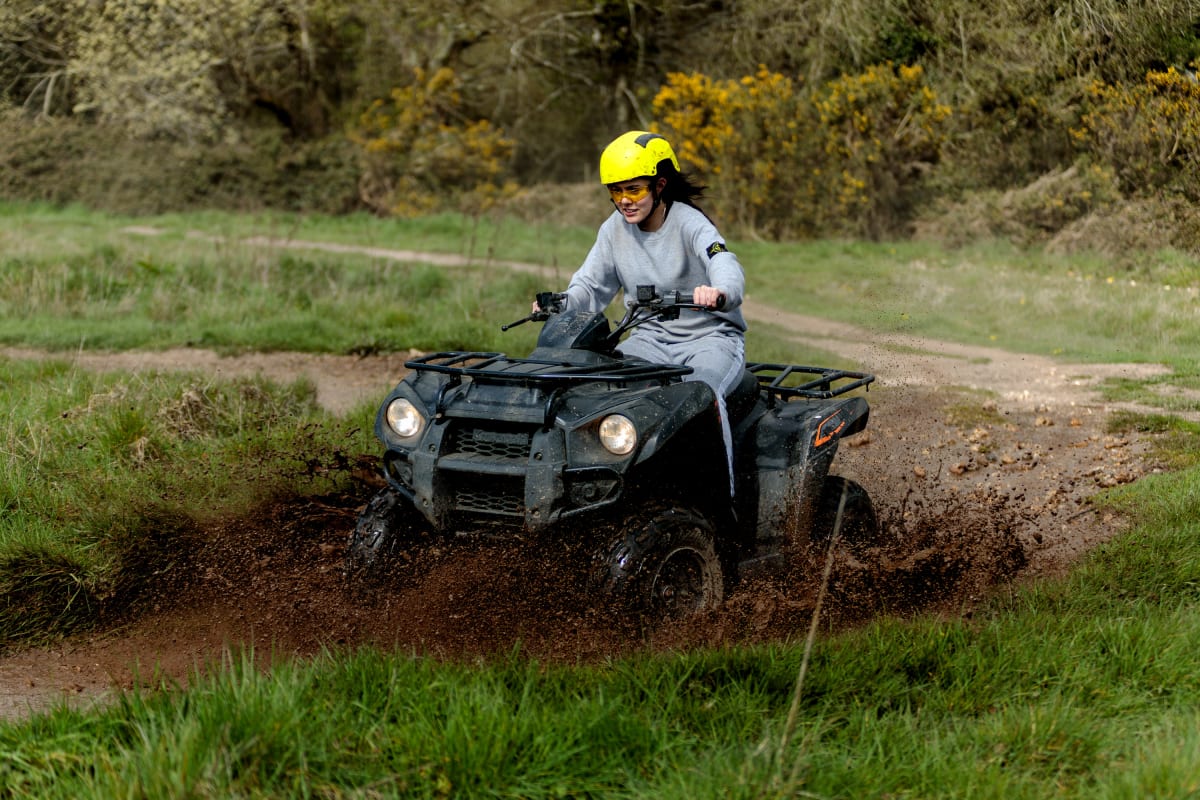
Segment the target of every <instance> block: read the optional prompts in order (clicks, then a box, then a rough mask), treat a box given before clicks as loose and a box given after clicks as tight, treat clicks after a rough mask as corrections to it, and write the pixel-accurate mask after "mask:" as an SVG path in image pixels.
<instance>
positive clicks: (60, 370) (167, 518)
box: [0, 359, 373, 648]
mask: <svg viewBox="0 0 1200 800" xmlns="http://www.w3.org/2000/svg"><path fill="white" fill-rule="evenodd" d="M0 408H3V409H4V410H5V416H4V418H3V420H2V421H0V446H2V447H3V450H4V458H3V460H2V461H0V470H2V472H0V512H2V513H0V597H2V598H3V602H0V648H2V647H3V646H4V645H6V644H7V645H11V644H12V643H14V642H17V641H22V640H30V639H39V638H45V637H48V636H51V637H52V636H55V635H58V634H61V633H64V632H68V631H71V630H73V629H76V628H78V627H85V626H89V625H91V624H94V622H95V619H96V617H97V615H98V614H99V613H100V610H101V608H102V607H104V606H105V603H108V604H109V605H112V604H113V603H116V604H117V605H116V606H113V608H116V609H119V604H120V603H121V602H122V600H123V595H126V594H128V593H129V592H130V591H131V589H132V588H133V585H134V584H136V582H137V581H138V580H139V576H138V574H137V572H138V567H139V565H140V564H141V563H142V562H143V561H144V558H145V557H146V550H147V548H152V547H153V546H154V543H155V542H156V541H159V540H160V539H162V538H163V537H166V538H170V537H172V536H176V537H181V536H185V535H187V534H189V533H191V532H193V531H194V530H195V529H196V528H197V526H198V525H199V524H201V523H202V522H203V521H205V520H211V519H212V518H213V515H214V513H220V514H227V515H232V516H236V515H239V514H244V513H246V512H247V511H248V510H249V509H252V508H254V507H256V506H257V505H259V504H262V503H264V502H267V501H268V500H270V499H272V498H273V497H275V496H277V495H278V496H303V495H306V494H312V493H322V492H328V491H333V490H336V489H338V488H344V487H345V486H346V485H348V483H349V479H348V475H347V473H346V470H344V469H341V470H339V469H337V468H334V466H335V465H337V464H342V463H349V462H351V461H352V460H353V458H354V456H356V455H357V454H360V453H367V452H372V451H373V443H372V442H371V441H370V440H369V433H368V432H369V425H368V424H367V423H368V422H369V420H367V419H361V420H358V419H350V420H345V421H338V420H334V419H332V418H330V416H329V415H328V414H327V413H326V412H324V411H322V410H321V409H320V408H318V406H317V404H316V399H315V392H314V390H313V388H312V387H311V386H309V385H306V384H305V383H303V382H298V383H296V384H294V385H292V386H288V387H283V386H278V385H274V384H271V383H268V382H266V381H263V380H259V379H242V380H230V381H214V380H212V378H211V377H210V376H204V375H198V374H195V375H193V374H186V373H169V374H167V373H164V374H154V373H146V374H140V375H139V376H138V377H136V378H131V377H130V376H128V375H121V374H115V373H108V374H93V373H87V372H81V371H78V370H76V369H74V368H72V367H71V366H70V365H69V364H68V363H66V362H63V361H42V362H38V361H18V360H11V359H0ZM316 467H324V468H323V469H316ZM214 509H217V511H214ZM175 546H176V547H177V546H178V545H177V544H176V545H175ZM110 610H112V609H110Z"/></svg>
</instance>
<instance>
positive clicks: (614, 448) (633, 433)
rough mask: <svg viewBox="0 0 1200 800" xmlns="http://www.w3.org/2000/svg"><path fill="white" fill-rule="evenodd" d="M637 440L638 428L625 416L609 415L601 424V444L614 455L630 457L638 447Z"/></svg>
mask: <svg viewBox="0 0 1200 800" xmlns="http://www.w3.org/2000/svg"><path fill="white" fill-rule="evenodd" d="M637 440H638V435H637V428H635V427H634V426H633V422H632V421H631V420H630V419H629V417H626V416H624V415H623V414H609V415H608V416H607V417H605V418H604V419H603V420H602V421H601V422H600V444H602V445H604V447H605V449H606V450H608V452H610V453H612V454H613V455H618V456H627V455H629V454H630V453H632V452H633V448H635V447H637Z"/></svg>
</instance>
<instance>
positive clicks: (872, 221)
mask: <svg viewBox="0 0 1200 800" xmlns="http://www.w3.org/2000/svg"><path fill="white" fill-rule="evenodd" d="M654 110H655V114H656V116H657V118H658V119H659V125H660V129H661V130H662V131H663V132H664V133H665V134H666V135H667V136H668V138H671V139H672V140H674V141H676V142H678V143H679V148H680V157H681V158H682V159H683V160H684V161H685V162H687V164H688V165H689V166H690V167H691V168H693V169H695V170H697V171H698V172H700V173H701V175H702V176H703V177H704V178H705V179H707V180H709V181H710V182H711V184H712V185H713V186H714V188H715V189H716V190H717V191H718V192H719V193H726V194H728V195H729V196H730V197H731V198H732V199H731V200H730V201H729V202H728V204H727V205H724V206H721V207H722V208H723V209H725V210H726V212H727V214H728V215H729V217H730V218H731V222H733V223H734V224H735V225H740V226H745V227H747V228H749V229H750V230H753V231H756V232H758V233H762V234H766V235H769V236H772V237H776V238H779V237H786V236H793V237H794V236H798V235H801V236H802V235H812V234H815V233H820V234H826V235H828V234H836V233H846V234H852V235H854V234H857V235H869V236H874V237H878V236H882V235H885V234H894V233H895V232H896V231H898V230H901V229H902V228H903V226H904V224H905V223H906V222H907V217H908V215H909V214H910V213H911V209H912V205H913V204H914V202H915V198H917V197H919V189H920V183H921V179H922V177H923V175H924V173H925V172H926V171H928V169H930V168H931V167H932V165H933V164H935V163H936V161H937V159H938V155H939V152H940V148H941V144H942V142H943V140H944V139H945V136H946V130H945V122H946V120H947V119H948V117H949V116H950V108H949V107H948V106H947V105H945V104H944V103H941V102H939V101H938V99H937V97H936V95H935V94H934V92H933V91H932V89H931V88H930V87H929V86H928V84H927V82H926V80H925V76H924V70H922V68H921V67H919V66H913V67H907V66H895V65H893V64H880V65H876V66H872V67H870V68H868V69H866V70H865V71H863V72H862V73H859V74H857V75H844V76H842V77H841V78H839V79H837V80H833V81H829V82H827V83H825V84H824V85H823V86H821V87H819V88H818V89H817V90H815V91H812V92H802V91H800V90H799V89H797V87H796V84H795V82H794V81H792V80H791V79H788V78H786V77H784V76H783V75H780V74H778V73H773V72H770V71H769V70H767V68H766V67H760V68H759V70H758V72H757V73H755V74H754V75H753V76H746V77H744V78H742V79H741V80H740V81H718V80H713V79H711V78H710V77H708V76H705V75H682V74H679V73H674V74H672V75H669V76H668V80H667V84H666V85H665V86H664V87H663V88H662V89H661V90H660V91H659V93H658V95H657V96H656V97H655V100H654Z"/></svg>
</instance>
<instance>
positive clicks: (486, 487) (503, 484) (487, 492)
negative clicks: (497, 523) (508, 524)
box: [452, 475, 525, 517]
mask: <svg viewBox="0 0 1200 800" xmlns="http://www.w3.org/2000/svg"><path fill="white" fill-rule="evenodd" d="M452 491H453V492H454V507H455V508H456V509H457V510H458V511H466V512H471V513H476V514H494V515H499V516H507V517H523V516H525V483H524V481H522V480H520V479H513V478H497V477H495V476H491V475H488V476H484V475H457V476H455V480H454V486H453V489H452Z"/></svg>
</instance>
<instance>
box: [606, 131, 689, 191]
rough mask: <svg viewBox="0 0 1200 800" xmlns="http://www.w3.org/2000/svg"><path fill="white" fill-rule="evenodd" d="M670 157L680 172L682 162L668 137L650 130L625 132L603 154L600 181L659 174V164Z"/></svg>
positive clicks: (609, 181)
mask: <svg viewBox="0 0 1200 800" xmlns="http://www.w3.org/2000/svg"><path fill="white" fill-rule="evenodd" d="M668 159H669V160H670V162H671V163H672V164H673V165H674V166H675V170H676V171H677V172H678V171H679V161H678V159H676V158H675V151H674V150H672V149H671V143H670V142H668V141H667V140H666V137H664V136H660V135H659V134H657V133H649V132H647V131H629V132H628V133H623V134H621V135H620V136H618V137H617V138H616V139H613V141H612V143H611V144H609V146H608V147H606V148H604V152H603V153H601V154H600V182H601V183H603V184H610V183H621V182H622V181H629V180H633V179H634V178H640V177H642V176H644V175H648V176H650V177H653V176H655V175H657V174H658V165H659V164H660V163H661V162H662V161H666V160H668Z"/></svg>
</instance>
